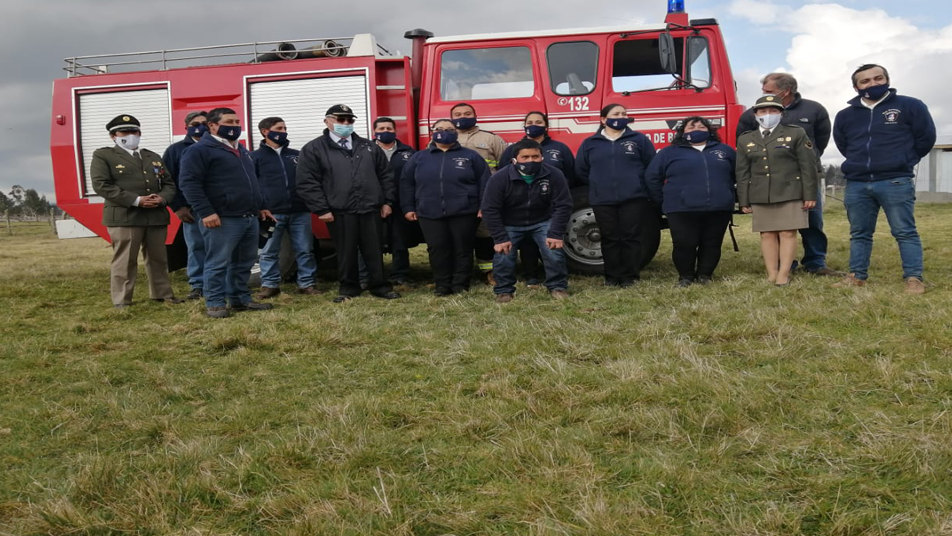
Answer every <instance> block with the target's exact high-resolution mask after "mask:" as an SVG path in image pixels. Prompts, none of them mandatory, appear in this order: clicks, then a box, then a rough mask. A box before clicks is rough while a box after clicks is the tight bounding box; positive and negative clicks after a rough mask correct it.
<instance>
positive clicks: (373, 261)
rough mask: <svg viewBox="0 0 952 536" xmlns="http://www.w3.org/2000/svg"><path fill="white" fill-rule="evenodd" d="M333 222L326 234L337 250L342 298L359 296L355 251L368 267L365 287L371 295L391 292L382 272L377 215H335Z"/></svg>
mask: <svg viewBox="0 0 952 536" xmlns="http://www.w3.org/2000/svg"><path fill="white" fill-rule="evenodd" d="M333 214H334V221H333V222H331V223H328V224H327V230H328V231H330V233H331V239H333V240H334V247H335V248H336V249H337V280H338V282H339V284H340V288H339V291H338V292H339V293H340V295H341V296H359V295H360V292H361V291H360V277H359V275H358V274H359V272H358V268H357V255H358V253H357V252H358V249H359V250H360V255H361V256H362V257H363V259H364V263H366V265H367V272H368V278H367V285H368V287H367V288H369V289H370V292H371V293H372V294H374V295H381V294H384V293H386V292H389V291H391V290H393V286H392V285H391V284H390V282H389V281H387V278H386V277H385V276H384V272H383V249H382V248H381V243H382V241H383V232H384V231H383V219H382V218H381V217H380V213H379V212H377V211H374V212H367V213H364V214H352V213H346V212H337V211H334V212H333Z"/></svg>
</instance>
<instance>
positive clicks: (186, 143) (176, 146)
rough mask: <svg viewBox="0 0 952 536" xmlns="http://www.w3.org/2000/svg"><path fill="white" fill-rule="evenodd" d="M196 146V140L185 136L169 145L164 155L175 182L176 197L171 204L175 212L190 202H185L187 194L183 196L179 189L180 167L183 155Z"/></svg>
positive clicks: (163, 161)
mask: <svg viewBox="0 0 952 536" xmlns="http://www.w3.org/2000/svg"><path fill="white" fill-rule="evenodd" d="M194 144H195V140H194V139H193V138H192V137H191V136H185V138H184V139H182V140H180V141H177V142H175V143H173V144H172V145H169V146H168V148H167V149H166V150H165V153H163V154H162V163H163V164H165V169H167V170H169V174H171V175H172V180H173V181H175V197H174V198H173V199H172V202H171V203H169V206H170V207H172V210H173V211H175V210H178V209H180V208H182V207H187V206H188V202H187V201H185V194H183V193H182V189H181V188H179V179H178V176H179V165H180V164H181V162H182V154H184V153H185V149H188V148H189V147H191V146H192V145H194Z"/></svg>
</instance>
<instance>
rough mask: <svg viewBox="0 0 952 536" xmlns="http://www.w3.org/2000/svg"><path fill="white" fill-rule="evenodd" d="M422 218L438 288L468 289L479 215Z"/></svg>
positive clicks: (450, 289)
mask: <svg viewBox="0 0 952 536" xmlns="http://www.w3.org/2000/svg"><path fill="white" fill-rule="evenodd" d="M419 221H420V229H422V230H423V237H424V238H426V252H427V254H428V255H429V256H430V268H431V269H432V270H433V281H434V283H436V290H438V291H452V292H460V291H464V290H468V289H469V283H470V279H471V278H472V276H473V241H474V240H475V238H476V226H477V225H478V224H479V220H477V219H476V215H475V214H466V215H462V216H450V217H448V218H439V219H428V218H420V219H419Z"/></svg>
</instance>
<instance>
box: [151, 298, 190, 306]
mask: <svg viewBox="0 0 952 536" xmlns="http://www.w3.org/2000/svg"><path fill="white" fill-rule="evenodd" d="M152 301H154V302H156V303H163V302H165V303H171V304H172V305H178V304H180V303H185V300H183V299H181V298H152Z"/></svg>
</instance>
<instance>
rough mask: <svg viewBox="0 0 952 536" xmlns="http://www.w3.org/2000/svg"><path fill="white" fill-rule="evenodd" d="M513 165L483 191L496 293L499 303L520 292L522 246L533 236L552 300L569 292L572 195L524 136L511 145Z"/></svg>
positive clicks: (490, 182)
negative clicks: (567, 260)
mask: <svg viewBox="0 0 952 536" xmlns="http://www.w3.org/2000/svg"><path fill="white" fill-rule="evenodd" d="M512 154H513V155H514V157H513V159H512V165H511V166H506V167H503V168H502V170H500V171H499V172H497V173H496V174H495V175H493V176H492V177H490V179H489V182H488V183H487V185H486V191H485V192H484V193H483V203H482V213H483V221H484V222H486V228H487V229H489V232H490V234H491V235H492V237H493V242H494V243H495V245H494V246H493V247H494V249H495V257H494V258H493V273H494V274H495V278H496V285H495V287H494V288H493V292H494V293H495V294H496V302H497V303H508V302H510V301H512V297H513V294H514V293H515V292H516V257H517V255H518V251H519V245H520V244H521V243H522V242H524V241H526V240H532V241H534V242H535V243H536V245H537V246H538V247H539V252H540V253H541V254H542V265H543V267H544V268H545V288H547V289H548V290H549V293H550V294H551V295H552V297H553V298H556V299H564V298H565V297H566V296H568V293H567V292H566V289H567V288H568V269H567V268H566V265H565V253H564V251H563V249H562V246H563V243H562V237H563V236H565V228H566V226H567V225H568V222H569V216H571V215H572V194H571V193H570V192H569V185H568V181H566V180H565V175H563V174H562V172H561V171H559V170H558V169H556V168H554V167H552V166H549V165H547V164H543V163H542V146H541V145H539V143H538V142H536V141H533V140H521V141H519V142H516V143H515V144H514V145H513V146H512Z"/></svg>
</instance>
